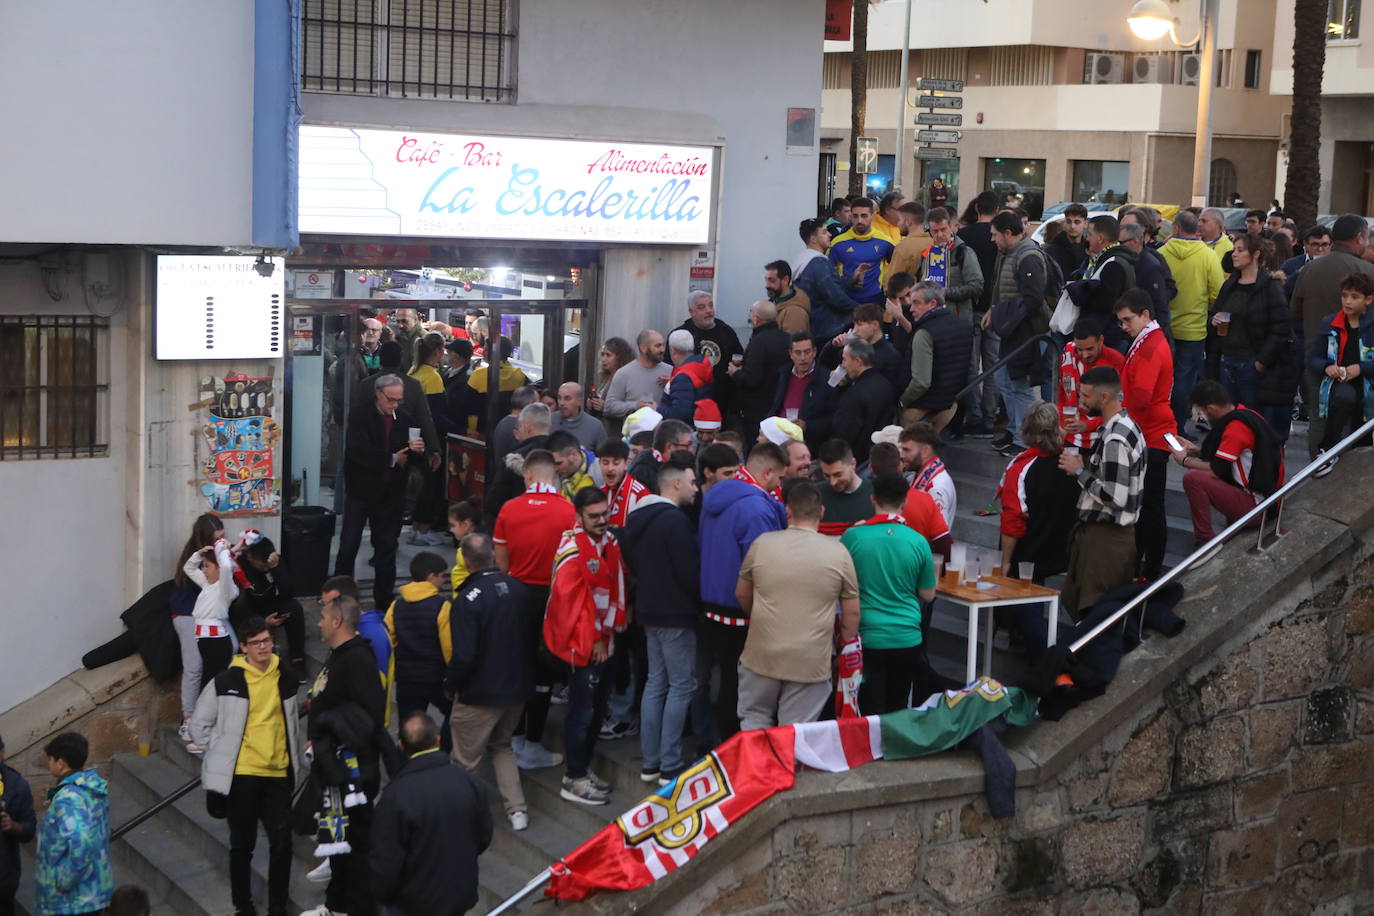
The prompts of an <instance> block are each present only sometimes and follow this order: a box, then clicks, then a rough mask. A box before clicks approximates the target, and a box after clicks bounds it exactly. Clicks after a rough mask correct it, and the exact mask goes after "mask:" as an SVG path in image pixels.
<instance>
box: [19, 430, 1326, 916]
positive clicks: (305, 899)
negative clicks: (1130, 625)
mask: <svg viewBox="0 0 1374 916" xmlns="http://www.w3.org/2000/svg"><path fill="white" fill-rule="evenodd" d="M941 455H942V457H943V458H944V460H945V462H946V464H947V465H948V467H949V469H950V472H951V474H953V476H954V478H955V482H956V485H957V486H958V490H959V505H960V509H959V513H958V517H957V519H956V522H955V525H954V536H955V538H956V540H959V541H964V542H967V543H971V544H975V545H978V546H980V547H988V548H996V546H997V545H998V517H997V516H996V515H992V516H979V515H977V514H976V510H977V509H979V508H981V507H983V506H987V505H989V504H991V503H992V502H993V501H994V496H995V493H996V488H997V483H998V481H999V480H1000V478H1001V474H1002V471H1003V470H1004V468H1005V467H1006V463H1007V459H1005V458H1002V457H1001V456H1000V455H998V454H997V453H996V452H995V451H993V450H992V449H991V448H990V447H989V446H988V443H987V442H986V440H974V439H967V440H962V441H959V442H955V443H949V444H947V445H945V446H944V447H943V448H942V450H941ZM1306 462H1307V457H1306V441H1305V439H1303V438H1302V436H1301V435H1295V436H1294V439H1293V440H1292V441H1291V442H1290V445H1289V449H1288V466H1289V472H1290V473H1292V472H1293V471H1296V470H1297V469H1298V468H1299V467H1301V466H1302V465H1304V464H1306ZM1181 481H1182V471H1181V469H1180V468H1178V467H1177V466H1175V465H1173V464H1171V465H1170V474H1169V489H1168V494H1167V497H1166V505H1167V511H1168V516H1169V548H1168V559H1167V562H1168V563H1169V564H1172V563H1175V562H1177V561H1178V560H1179V559H1180V558H1181V557H1182V556H1183V555H1185V554H1186V553H1188V552H1189V549H1190V547H1191V545H1192V527H1191V522H1190V521H1189V514H1188V503H1187V498H1186V496H1185V495H1184V493H1183V490H1182V482H1181ZM421 549H430V550H436V551H438V552H441V553H446V552H447V551H446V549H444V548H417V547H411V546H408V545H404V544H403V545H402V549H401V555H400V556H399V557H398V565H399V566H400V567H401V568H405V567H407V566H408V564H409V561H410V558H411V556H413V555H414V553H416V552H418V551H419V550H421ZM365 571H366V572H365ZM358 572H359V573H360V574H362V575H366V574H367V573H369V572H370V567H368V566H367V565H366V556H363V557H360V558H359V564H358ZM1051 584H1054V583H1053V582H1052V583H1051ZM364 591H365V592H366V586H364ZM307 615H308V616H309V618H310V620H311V621H312V624H313V621H314V620H315V619H316V618H317V616H318V609H317V608H316V607H315V606H314V603H313V602H307ZM932 627H933V631H932V632H931V633H930V655H931V663H932V666H933V667H934V668H935V670H936V672H937V673H938V674H940V675H942V676H944V677H945V678H946V679H948V680H949V681H950V682H951V683H962V681H963V674H964V657H965V656H964V651H965V647H966V638H967V635H966V617H965V616H964V614H963V613H962V612H961V611H960V609H958V608H956V607H954V606H952V605H947V604H945V603H944V602H937V605H936V610H935V613H934V615H933V618H932ZM307 636H308V641H307V653H308V655H309V658H310V668H311V673H313V672H314V671H315V670H317V669H318V666H319V665H320V663H321V662H322V661H323V660H324V657H325V655H326V654H327V649H326V648H325V646H323V645H322V644H321V643H320V642H319V641H318V639H317V636H316V628H315V627H314V626H313V625H311V626H309V627H308V628H307ZM1004 639H1005V637H999V640H998V643H997V645H996V646H995V649H994V654H993V674H994V676H997V677H1000V678H1012V677H1014V676H1015V675H1016V674H1017V673H1018V671H1019V668H1020V663H1019V660H1018V659H1017V658H1016V657H1015V656H1013V655H1012V654H1011V653H1010V652H1008V651H1006V649H1005V642H1004ZM563 709H564V707H561V706H557V705H555V706H554V707H553V709H552V712H551V714H550V719H549V726H548V730H547V734H546V743H547V744H549V745H550V746H551V747H553V748H554V749H558V748H559V745H560V744H561V733H562V716H563ZM153 750H154V752H155V753H154V755H153V756H149V757H141V756H138V755H136V754H126V755H120V756H117V757H116V758H115V759H114V761H113V764H112V766H111V768H110V769H111V771H110V772H109V773H108V775H109V777H110V780H111V823H112V825H115V826H117V825H119V824H122V823H124V822H125V821H127V820H128V819H129V818H131V817H133V816H134V815H135V814H137V813H138V812H139V811H141V810H143V809H144V808H146V807H148V806H149V805H151V804H153V803H154V802H156V801H157V800H159V799H161V798H164V797H166V796H167V795H168V794H170V793H171V792H172V791H173V790H175V789H176V788H178V787H179V786H181V785H183V784H184V783H185V782H186V780H187V779H188V778H190V777H191V776H193V775H196V774H198V772H199V760H198V759H197V758H194V757H191V756H190V755H189V754H187V753H186V751H185V749H184V747H183V746H182V744H181V742H180V741H179V740H177V737H176V734H175V732H174V731H173V730H172V729H164V730H163V731H162V732H160V733H159V734H158V735H157V737H156V740H155V741H154V744H153ZM639 766H640V753H639V741H638V739H637V738H630V739H621V740H618V741H602V742H600V743H599V744H598V747H597V755H596V760H595V762H594V764H593V768H594V769H595V771H596V772H597V773H598V775H600V776H601V777H602V778H604V779H606V780H608V781H609V782H610V783H611V785H612V793H611V803H610V804H609V805H607V806H605V807H600V808H589V807H585V806H582V805H577V804H573V803H570V802H567V801H564V800H563V799H562V798H560V796H559V782H560V779H561V776H562V768H561V767H557V768H552V769H547V770H539V771H534V772H524V773H522V775H521V778H522V783H523V787H524V790H525V795H526V800H527V802H528V804H529V814H530V826H529V828H528V829H527V830H525V831H522V832H519V833H517V832H515V831H513V830H511V829H510V826H509V823H508V822H507V820H506V818H505V816H504V813H503V811H502V809H501V806H500V796H499V794H498V793H497V791H496V784H495V779H494V777H493V775H492V773H491V770H490V766H489V764H485V763H484V764H483V766H482V768H481V769H480V770H479V773H478V775H479V777H480V778H481V779H482V780H483V781H484V782H485V784H486V786H487V788H488V794H489V798H490V801H491V805H492V812H493V822H494V824H495V833H494V837H493V840H492V844H491V847H490V848H489V849H488V850H487V852H486V853H485V854H484V855H483V856H482V858H481V861H480V872H479V885H480V887H479V894H480V897H479V905H478V908H477V912H487V911H489V910H490V909H491V908H493V907H495V906H496V905H497V904H499V903H500V902H501V901H502V900H504V899H506V898H507V897H509V896H510V895H511V894H513V893H515V892H516V891H517V890H519V889H520V887H521V886H522V885H523V884H524V883H525V882H526V881H527V880H529V879H530V878H531V877H533V876H534V875H536V874H538V873H539V872H541V871H542V870H543V869H545V868H547V867H548V866H549V865H550V864H551V863H552V862H554V861H555V860H557V859H558V858H559V857H561V856H563V855H565V854H567V853H569V852H571V851H572V850H573V849H575V848H576V847H577V846H578V845H580V844H581V843H583V842H585V841H586V840H587V839H589V838H590V837H591V836H592V835H593V834H595V833H596V832H597V831H598V830H600V829H601V828H602V827H604V826H605V825H606V824H607V823H609V822H610V821H611V820H613V819H614V818H615V817H617V816H618V815H619V814H620V813H622V812H623V811H625V810H627V809H628V808H630V807H631V806H632V805H634V804H635V803H637V802H638V801H639V800H640V799H642V798H643V797H644V796H645V795H646V794H648V792H649V791H650V788H649V787H648V786H646V785H645V784H644V783H643V782H641V781H640V779H639ZM294 845H295V860H294V864H293V869H292V880H291V906H292V907H293V910H292V912H293V913H294V912H300V910H302V909H305V908H308V907H310V906H314V905H317V904H318V903H320V902H321V901H322V900H323V886H322V885H313V884H311V883H309V882H308V881H307V880H306V878H305V874H306V872H307V871H308V870H310V869H311V868H313V867H314V866H315V865H317V864H318V860H316V859H315V858H314V856H313V855H312V850H313V848H314V842H313V840H312V839H307V838H301V837H297V838H295V840H294ZM31 855H32V851H31V847H28V848H27V849H26V861H25V867H24V871H25V881H24V885H23V886H22V887H21V891H20V903H21V907H20V912H21V913H27V912H32V908H31V903H30V902H31V900H32V880H33V878H32V876H33V863H32V859H31ZM112 855H113V859H114V865H115V878H116V883H126V882H133V883H137V884H140V885H142V886H143V887H144V888H146V889H148V890H149V892H150V893H151V894H152V895H153V899H154V901H155V905H154V912H155V913H159V914H163V913H174V914H177V916H220V914H228V913H230V912H231V911H232V907H231V906H230V904H229V886H228V860H229V849H228V829H227V827H226V825H225V823H224V822H223V821H217V820H215V819H213V818H211V817H210V816H209V815H208V814H207V813H206V811H205V805H204V795H203V793H202V792H201V791H200V790H198V789H197V790H196V791H194V792H192V793H191V794H189V795H188V796H187V797H185V798H183V799H181V800H180V801H178V802H176V803H174V804H173V805H171V806H170V807H169V808H168V809H166V810H165V811H163V812H162V813H160V814H159V815H157V816H156V817H154V818H153V819H152V820H151V821H149V822H148V823H146V824H144V825H142V826H140V827H138V828H136V829H135V830H133V831H132V832H130V833H129V834H128V835H127V836H125V837H123V838H121V839H120V840H119V841H117V842H116V843H115V844H114V846H113V849H112ZM266 859H267V855H266V842H265V840H261V841H260V843H259V847H258V854H257V855H256V856H255V857H254V861H253V870H254V877H253V880H254V893H255V898H256V899H257V900H258V901H259V904H260V905H261V904H262V902H263V901H264V900H265V895H266ZM25 904H30V905H29V908H28V909H26V908H25ZM532 908H538V909H546V908H551V903H550V902H549V901H547V900H544V898H541V897H534V898H532V899H531V900H529V901H526V903H525V904H524V905H523V906H522V909H524V910H529V909H532Z"/></svg>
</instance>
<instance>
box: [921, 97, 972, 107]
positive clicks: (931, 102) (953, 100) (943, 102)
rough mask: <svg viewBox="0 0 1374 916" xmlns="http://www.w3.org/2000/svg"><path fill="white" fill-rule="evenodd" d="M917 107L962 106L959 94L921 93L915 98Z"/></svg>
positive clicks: (961, 98)
mask: <svg viewBox="0 0 1374 916" xmlns="http://www.w3.org/2000/svg"><path fill="white" fill-rule="evenodd" d="M916 107H917V108H963V107H964V100H963V97H961V96H957V95H955V96H948V95H923V96H920V97H919V98H917V99H916Z"/></svg>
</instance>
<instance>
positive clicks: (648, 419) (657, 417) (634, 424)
mask: <svg viewBox="0 0 1374 916" xmlns="http://www.w3.org/2000/svg"><path fill="white" fill-rule="evenodd" d="M662 422H663V414H661V413H659V412H658V411H657V410H654V409H653V408H652V407H641V408H639V409H638V410H636V411H635V412H634V413H632V414H630V415H629V416H628V417H626V418H625V425H624V426H622V427H621V430H620V432H621V435H622V436H623V437H624V438H626V439H631V438H633V437H634V435H635V433H643V432H653V431H654V430H655V429H656V428H657V427H658V424H660V423H662Z"/></svg>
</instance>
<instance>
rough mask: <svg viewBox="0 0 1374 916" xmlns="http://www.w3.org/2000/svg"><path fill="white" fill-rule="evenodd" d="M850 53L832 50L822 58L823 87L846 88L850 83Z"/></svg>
mask: <svg viewBox="0 0 1374 916" xmlns="http://www.w3.org/2000/svg"><path fill="white" fill-rule="evenodd" d="M849 61H850V55H849V52H848V51H843V52H835V51H832V52H830V53H829V54H827V55H825V57H823V58H822V62H821V88H822V89H844V88H846V87H847V86H848V85H849V79H848V74H849V70H850V62H849Z"/></svg>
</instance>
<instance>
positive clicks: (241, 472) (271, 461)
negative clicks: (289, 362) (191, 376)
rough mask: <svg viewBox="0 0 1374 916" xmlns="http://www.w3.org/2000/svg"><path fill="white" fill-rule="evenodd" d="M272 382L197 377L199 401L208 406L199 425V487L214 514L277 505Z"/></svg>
mask: <svg viewBox="0 0 1374 916" xmlns="http://www.w3.org/2000/svg"><path fill="white" fill-rule="evenodd" d="M275 382H276V380H275V379H273V378H270V377H269V378H249V377H248V376H246V375H227V376H224V377H223V378H217V377H213V376H205V377H203V378H202V379H201V380H200V406H202V407H206V408H208V410H209V416H208V418H207V422H206V423H205V425H204V426H203V427H202V428H201V432H202V436H203V438H204V440H205V444H206V445H207V446H208V452H209V454H208V457H206V459H205V460H204V461H203V462H201V463H200V468H201V475H202V477H203V480H202V481H201V484H200V492H201V494H202V495H203V496H204V497H205V501H206V504H207V506H208V507H209V510H210V511H211V512H213V513H215V514H216V515H219V516H223V517H227V518H233V517H235V516H243V515H270V514H272V513H274V512H276V511H277V509H278V507H279V504H280V501H281V478H280V476H279V475H278V473H277V447H278V446H279V445H280V444H281V433H282V431H281V425H280V424H279V423H278V422H277V420H276V419H275V418H274V417H273V416H272V413H273V409H274V407H275V403H276V391H275V387H274V386H275Z"/></svg>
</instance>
